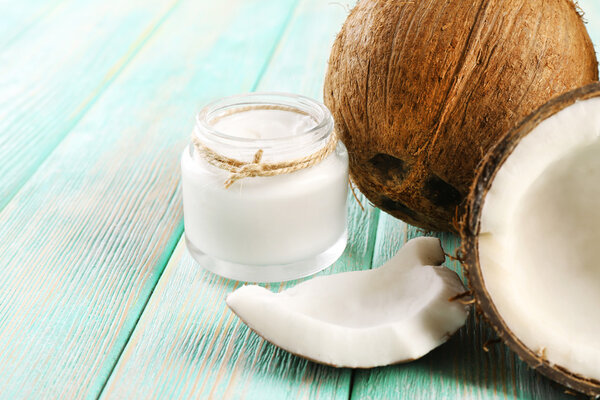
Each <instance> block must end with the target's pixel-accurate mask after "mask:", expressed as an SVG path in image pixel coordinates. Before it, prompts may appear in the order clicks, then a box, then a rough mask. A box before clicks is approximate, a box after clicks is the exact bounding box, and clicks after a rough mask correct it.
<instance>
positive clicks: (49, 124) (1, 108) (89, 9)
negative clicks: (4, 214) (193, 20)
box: [0, 0, 177, 210]
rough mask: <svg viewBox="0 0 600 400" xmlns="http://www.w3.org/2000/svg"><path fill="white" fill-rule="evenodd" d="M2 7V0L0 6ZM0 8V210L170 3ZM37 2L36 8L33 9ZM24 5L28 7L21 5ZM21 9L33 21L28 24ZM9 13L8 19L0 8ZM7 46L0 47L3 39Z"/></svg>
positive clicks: (99, 1) (112, 0)
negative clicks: (1, 34)
mask: <svg viewBox="0 0 600 400" xmlns="http://www.w3.org/2000/svg"><path fill="white" fill-rule="evenodd" d="M5 3H7V2H5ZM12 3H14V4H15V6H14V7H13V6H12V5H11V6H10V7H9V6H8V5H7V4H2V5H1V7H2V8H0V13H1V14H2V15H1V16H0V19H2V21H3V22H4V21H6V25H4V24H0V33H1V32H2V31H3V30H12V31H13V34H12V36H11V35H10V34H8V33H7V35H8V37H9V38H6V37H2V36H0V88H2V90H0V144H1V146H0V160H2V163H0V176H1V177H2V179H0V210H1V209H2V208H3V207H4V206H5V205H6V204H7V203H8V202H9V201H10V199H11V198H12V197H13V196H14V195H15V194H16V193H17V191H18V190H19V189H20V188H21V187H22V186H23V185H24V184H25V182H27V180H28V179H29V178H30V177H31V176H32V175H33V173H34V172H35V171H36V170H37V169H38V168H39V166H40V164H41V163H42V162H43V161H44V160H45V159H46V158H47V157H48V155H49V154H50V153H51V152H52V151H53V150H54V149H55V148H56V146H57V145H58V144H59V143H60V142H61V140H63V139H64V138H65V137H66V136H67V134H68V133H69V132H70V131H71V129H73V127H75V126H76V125H77V123H78V122H79V121H80V120H81V117H82V116H83V115H85V113H86V111H87V110H88V109H89V108H90V107H91V106H92V105H93V104H94V103H95V102H96V101H97V100H98V99H99V98H100V96H101V95H102V93H103V92H104V91H105V90H106V88H107V87H109V86H110V84H111V83H112V82H113V81H114V79H115V77H117V76H118V75H119V74H120V73H121V72H122V70H123V68H124V67H125V66H126V65H127V63H128V62H129V61H130V60H131V59H132V58H133V57H134V56H135V54H136V53H137V52H138V51H139V49H140V48H141V47H142V46H143V45H144V43H145V42H146V40H148V38H149V37H150V36H151V35H152V34H153V33H154V32H155V30H156V29H157V28H158V27H159V26H160V24H161V23H162V22H163V21H164V19H165V18H166V17H167V16H168V15H169V13H170V11H171V10H172V8H173V7H174V6H175V5H176V4H177V1H176V0H131V1H129V0H128V1H121V0H106V1H103V0H89V1H88V0H69V1H67V0H63V1H61V2H59V1H54V2H48V3H42V2H40V1H31V2H29V1H22V2H21V1H17V2H12ZM38 3H40V4H38ZM27 6H28V7H27ZM27 8H28V9H29V15H32V17H31V18H32V20H31V21H27V19H26V16H27ZM4 9H9V10H11V12H10V13H3V11H2V10H4ZM4 39H6V40H8V41H9V42H8V43H6V44H5V46H2V43H3V40H4Z"/></svg>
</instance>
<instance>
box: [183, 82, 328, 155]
mask: <svg viewBox="0 0 600 400" xmlns="http://www.w3.org/2000/svg"><path fill="white" fill-rule="evenodd" d="M252 106H257V108H258V107H259V106H282V107H287V108H290V109H291V110H290V111H292V112H293V109H296V110H298V112H302V113H306V114H308V115H309V116H310V117H312V118H313V119H315V122H316V125H315V126H313V127H311V128H309V129H307V130H305V131H304V132H301V133H299V134H295V135H285V136H281V137H276V138H268V139H253V138H246V137H240V136H234V135H230V134H227V133H225V132H221V131H219V130H216V129H214V127H213V125H212V124H211V119H213V118H216V117H218V116H219V114H223V113H224V112H226V111H229V110H235V109H240V108H245V107H252ZM240 112H241V111H240ZM196 126H197V128H201V130H202V133H203V134H204V135H206V136H209V137H210V138H211V139H213V140H217V141H226V142H228V143H232V144H238V145H241V146H244V145H253V146H257V145H259V146H279V145H282V144H285V143H287V142H289V141H290V140H308V141H309V142H310V143H314V142H317V141H320V140H323V139H325V138H327V137H328V136H329V134H330V133H331V131H332V130H333V117H332V115H331V112H330V111H329V109H328V108H327V107H326V106H325V105H324V104H323V103H320V102H318V101H316V100H314V99H312V98H310V97H307V96H302V95H299V94H293V93H286V92H252V93H243V94H237V95H233V96H227V97H223V98H220V99H218V100H214V101H211V102H210V103H208V104H207V105H205V106H204V107H203V108H202V109H201V110H200V112H198V114H196ZM195 135H196V136H198V132H197V131H196V133H195ZM198 139H200V140H202V138H201V137H198ZM310 139H312V140H310Z"/></svg>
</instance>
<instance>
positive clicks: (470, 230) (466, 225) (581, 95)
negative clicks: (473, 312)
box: [460, 83, 600, 396]
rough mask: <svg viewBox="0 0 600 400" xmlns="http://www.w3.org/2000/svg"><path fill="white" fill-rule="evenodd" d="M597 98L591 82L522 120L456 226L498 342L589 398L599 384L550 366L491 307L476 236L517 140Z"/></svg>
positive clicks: (492, 158) (496, 152) (492, 155)
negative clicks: (575, 105)
mask: <svg viewBox="0 0 600 400" xmlns="http://www.w3.org/2000/svg"><path fill="white" fill-rule="evenodd" d="M594 97H600V84H598V83H595V84H591V85H587V86H585V87H583V88H579V89H576V90H574V91H572V92H569V93H566V94H564V95H562V96H560V97H557V98H555V99H553V100H551V101H550V102H548V103H547V104H545V105H544V106H543V107H541V108H539V109H538V110H537V111H536V112H534V113H533V114H531V115H529V116H528V117H527V118H525V119H524V120H523V121H522V122H521V123H520V124H519V126H517V127H516V128H515V129H514V130H512V131H511V132H509V133H508V134H507V135H505V136H504V137H503V138H502V139H501V140H500V141H499V142H498V143H497V144H496V145H495V146H494V147H493V148H492V149H491V151H490V152H489V153H488V154H487V156H486V157H485V159H484V160H483V162H482V164H481V166H480V168H479V170H478V172H477V176H476V179H475V181H474V183H473V186H472V188H471V191H470V194H469V196H468V198H467V201H466V212H465V213H464V216H463V219H462V221H461V224H460V230H461V239H462V248H461V250H460V253H461V254H460V257H461V258H462V259H463V267H464V268H465V270H466V273H467V278H468V280H469V286H470V288H471V291H472V293H473V296H474V298H475V301H476V304H477V308H478V309H479V310H480V311H481V312H483V315H484V316H485V318H486V319H487V321H488V322H489V323H490V325H491V326H492V327H493V328H494V330H495V331H496V332H497V334H498V336H499V337H500V339H501V340H502V341H503V342H504V343H506V344H507V345H508V347H510V348H511V350H513V351H514V352H515V353H517V355H518V356H519V357H520V358H521V359H522V360H523V361H525V362H526V363H527V364H529V366H530V367H532V368H535V369H536V370H537V371H538V372H540V373H542V374H543V375H545V376H547V377H548V378H550V379H552V380H554V381H556V382H558V383H560V384H562V385H564V386H567V387H569V388H571V389H573V390H576V391H578V392H582V393H585V394H588V395H590V396H600V382H598V381H596V380H592V379H586V378H584V377H582V376H579V375H577V374H574V373H571V372H570V371H569V370H567V369H566V368H563V367H561V366H559V365H552V364H550V363H549V362H548V361H547V360H545V359H544V357H543V354H542V355H540V354H537V353H536V352H534V351H532V350H531V349H530V348H528V347H527V346H525V344H524V343H523V342H521V341H520V340H519V339H518V338H517V337H516V336H515V335H514V334H513V333H512V332H511V330H510V329H509V328H508V326H507V325H506V323H505V321H504V319H503V318H502V315H500V313H499V312H498V309H497V308H496V306H495V305H494V301H493V299H492V297H491V296H490V294H489V292H488V290H487V289H486V286H485V283H484V280H483V274H482V271H481V265H480V263H479V249H478V235H479V226H480V225H479V224H480V219H481V211H482V206H483V202H484V200H485V196H486V195H487V193H488V191H489V190H490V188H491V185H492V182H493V180H494V177H495V176H496V173H497V172H498V170H499V169H500V167H501V166H502V165H503V164H504V162H505V161H506V159H507V158H508V156H509V155H510V154H511V153H512V151H513V150H514V149H515V147H516V146H517V145H518V144H519V142H520V141H521V139H522V138H523V137H525V136H526V135H527V134H528V133H529V132H531V131H532V130H533V129H534V128H535V127H536V126H538V125H539V124H540V123H541V122H542V121H544V120H545V119H547V118H549V117H551V116H552V115H554V114H556V113H557V112H559V111H560V110H562V109H564V108H566V107H568V106H570V105H572V104H573V103H575V102H576V101H579V100H586V99H590V98H594Z"/></svg>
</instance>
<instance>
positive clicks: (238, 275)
mask: <svg viewBox="0 0 600 400" xmlns="http://www.w3.org/2000/svg"><path fill="white" fill-rule="evenodd" d="M347 242H348V234H347V232H346V231H344V234H343V235H342V236H340V238H339V239H338V240H337V241H336V242H335V243H334V244H333V245H332V246H331V247H329V248H328V249H327V250H325V251H323V252H322V253H319V254H317V255H315V256H312V257H310V258H307V259H304V260H301V261H296V262H293V263H290V264H275V265H246V264H238V263H234V262H230V261H225V260H221V259H218V258H215V257H212V256H210V255H208V254H206V253H204V252H202V251H201V250H199V249H198V248H197V247H195V246H194V245H193V244H192V243H191V242H190V241H189V240H188V238H187V237H186V238H185V244H186V247H187V249H188V251H189V252H190V254H191V255H192V257H193V258H194V259H195V260H196V261H197V262H198V263H199V264H200V265H201V266H202V267H203V268H204V269H206V270H208V271H210V272H212V273H214V274H217V275H219V276H222V277H225V278H228V279H233V280H236V281H244V282H283V281H290V280H293V279H299V278H304V277H307V276H310V275H313V274H316V273H317V272H320V271H322V270H324V269H325V268H327V267H329V266H330V265H332V264H333V263H334V262H336V261H337V259H338V258H340V256H341V255H342V253H343V252H344V249H345V248H346V243H347Z"/></svg>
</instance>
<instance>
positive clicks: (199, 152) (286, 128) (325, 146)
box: [181, 93, 348, 282]
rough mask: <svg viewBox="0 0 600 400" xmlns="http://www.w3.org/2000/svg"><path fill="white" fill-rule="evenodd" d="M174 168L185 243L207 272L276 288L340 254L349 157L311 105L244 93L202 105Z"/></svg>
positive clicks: (317, 106) (323, 112)
mask: <svg viewBox="0 0 600 400" xmlns="http://www.w3.org/2000/svg"><path fill="white" fill-rule="evenodd" d="M327 151H329V152H327ZM315 155H317V156H318V155H321V157H320V158H319V157H315ZM223 160H226V161H225V162H223ZM306 160H308V161H306ZM296 161H298V162H296ZM290 162H291V163H290ZM281 163H283V164H281ZM284 164H285V165H287V167H288V168H283V169H282V168H279V169H277V168H275V169H274V170H271V169H270V167H272V166H278V165H279V166H281V165H284ZM244 165H246V166H248V165H251V167H244ZM290 165H291V167H290ZM263 166H264V168H263ZM256 167H258V168H259V169H260V171H259V172H256ZM248 168H249V169H248ZM181 170H182V186H183V212H184V224H185V239H186V244H187V247H188V250H189V251H190V253H191V255H192V256H193V257H194V258H195V259H196V260H197V261H198V262H199V263H200V265H201V266H202V267H204V268H206V269H208V270H209V271H212V272H214V273H216V274H218V275H221V276H224V277H227V278H231V279H236V280H242V281H253V282H274V281H284V280H290V279H296V278H300V277H304V276H308V275H311V274H314V273H316V272H318V271H321V270H323V269H324V268H326V267H328V266H329V265H331V264H332V263H333V262H335V260H337V259H338V258H339V256H340V255H341V254H342V252H343V251H344V248H345V246H346V241H347V223H346V199H347V190H348V153H347V151H346V148H345V147H344V145H343V144H342V143H341V142H339V141H337V139H336V138H335V134H334V131H333V118H332V116H331V113H330V112H329V110H328V109H327V108H326V107H325V106H324V105H323V104H321V103H319V102H317V101H314V100H312V99H309V98H307V97H303V96H298V95H293V94H285V93H252V94H244V95H238V96H233V97H228V98H224V99H221V100H218V101H215V102H213V103H211V104H209V105H208V106H206V107H205V108H204V109H203V110H202V111H200V113H199V114H198V116H197V118H196V126H195V129H194V133H193V141H192V143H191V144H190V145H189V146H188V147H187V148H186V149H185V150H184V152H183V155H182V158H181ZM265 170H268V171H269V172H264V171H265ZM252 171H254V172H252ZM261 171H262V172H261ZM264 174H267V176H264ZM255 175H258V176H255Z"/></svg>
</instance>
